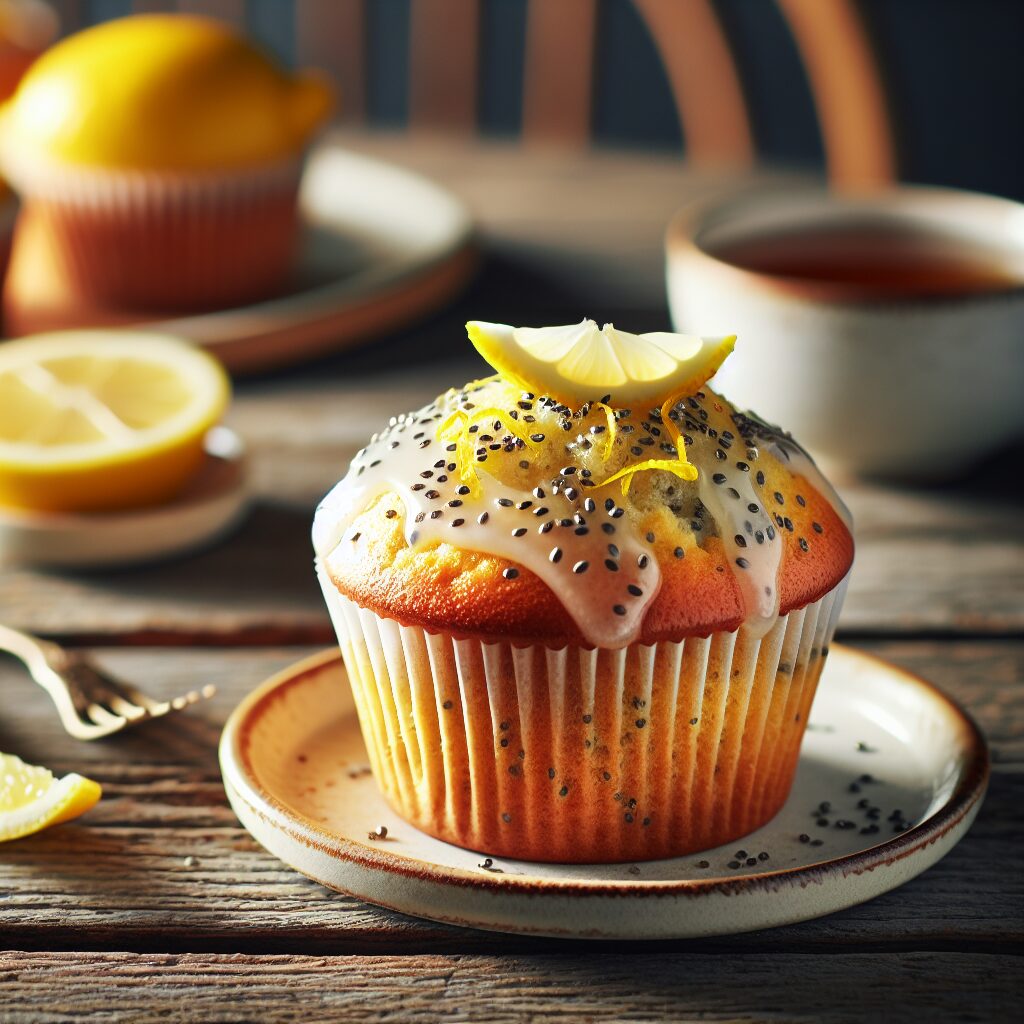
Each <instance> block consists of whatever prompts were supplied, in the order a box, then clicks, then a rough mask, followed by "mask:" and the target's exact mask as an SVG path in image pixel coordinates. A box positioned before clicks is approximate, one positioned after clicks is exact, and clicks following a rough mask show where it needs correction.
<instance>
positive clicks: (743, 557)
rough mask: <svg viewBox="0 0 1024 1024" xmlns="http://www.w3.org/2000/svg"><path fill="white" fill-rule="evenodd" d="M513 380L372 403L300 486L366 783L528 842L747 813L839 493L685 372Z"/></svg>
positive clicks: (817, 590) (734, 822) (817, 637)
mask: <svg viewBox="0 0 1024 1024" xmlns="http://www.w3.org/2000/svg"><path fill="white" fill-rule="evenodd" d="M594 330H596V326H595V327H594ZM606 330H607V328H606ZM618 333H619V341H620V342H621V343H622V344H628V343H629V339H630V338H633V337H636V336H629V335H624V333H623V332H618ZM644 337H649V336H641V341H642V340H643V338H644ZM638 344H639V342H638ZM666 344H668V343H667V342H666ZM509 377H510V375H506V376H497V377H494V378H489V379H486V380H484V381H477V382H473V383H471V384H469V385H467V386H466V387H464V388H462V389H457V390H452V391H449V392H448V393H446V394H445V395H443V396H441V397H440V398H438V399H437V400H436V401H435V402H434V403H432V404H431V405H428V406H426V407H425V408H424V409H421V410H419V411H418V412H414V413H411V414H407V415H403V416H400V417H396V418H393V419H392V421H391V423H390V425H389V426H388V427H387V428H386V429H385V430H383V431H382V432H381V433H379V434H377V435H374V437H373V438H372V439H371V441H370V443H369V444H368V446H367V447H366V448H365V449H363V451H362V452H360V453H359V454H358V455H357V456H356V457H355V459H354V460H353V461H352V465H351V467H350V469H349V472H348V474H347V475H346V476H345V478H344V479H343V480H342V481H341V482H340V483H339V484H338V485H337V486H336V487H335V488H334V489H333V490H332V491H331V492H330V494H328V496H327V497H326V498H325V499H324V502H323V503H322V504H321V506H320V508H319V509H318V511H317V516H316V520H315V523H314V547H315V550H316V553H317V571H318V576H319V580H320V584H321V586H322V588H323V592H324V596H325V599H326V602H327V607H328V610H329V612H330V615H331V619H332V622H333V624H334V627H335V629H336V631H337V635H338V639H339V643H340V647H341V652H342V655H343V658H344V661H345V665H346V668H347V671H348V675H349V680H350V683H351V685H352V688H353V691H354V694H355V700H356V706H357V709H358V714H359V719H360V725H361V728H362V732H363V736H364V739H365V741H366V746H367V750H368V753H369V757H370V761H371V764H372V766H373V770H374V775H375V777H376V779H377V782H378V784H379V785H380V788H381V790H382V791H383V793H384V795H385V796H386V798H387V799H388V801H389V803H390V804H391V805H392V806H393V807H394V809H395V810H396V811H397V812H398V813H399V814H400V815H401V816H402V817H403V818H405V819H406V820H408V821H409V822H411V823H412V824H414V825H415V826H417V827H418V828H420V829H422V830H423V831H425V832H427V833H429V834H431V835H434V836H436V837H438V838H440V839H443V840H447V841H449V842H453V843H456V844H458V845H461V846H464V847H468V848H471V849H474V850H479V851H481V852H483V853H486V854H489V855H492V856H499V857H508V858H517V859H524V860H534V861H560V862H613V861H623V860H643V859H654V858H662V857H672V856H679V855H682V854H685V853H689V852H693V851H696V850H701V849H707V848H711V847H714V846H718V845H720V844H723V843H727V842H730V841H732V840H734V839H737V838H739V837H740V836H743V835H745V834H747V833H749V832H751V831H752V830H754V829H756V828H758V827H760V826H761V825H763V824H764V823H765V822H766V821H768V820H769V819H770V818H771V817H772V816H773V815H774V814H775V813H776V812H777V811H778V810H779V808H780V807H781V806H782V804H783V803H784V801H785V800H786V797H787V795H788V793H789V790H790V786H791V784H792V781H793V776H794V773H795V770H796V764H797V760H798V755H799V749H800V743H801V740H802V737H803V733H804V729H805V727H806V724H807V719H808V714H809V711H810V707H811V702H812V701H813V698H814V692H815V689H816V686H817V683H818V679H819V677H820V675H821V671H822V668H823V666H824V663H825V660H826V658H827V655H828V645H829V643H830V641H831V638H832V635H833V633H834V630H835V624H836V618H837V616H838V613H839V609H840V606H841V604H842V598H843V593H844V590H845V584H846V578H847V575H848V572H849V569H850V565H851V562H852V557H853V542H852V537H851V533H850V527H849V520H848V516H847V513H846V511H845V509H844V507H843V506H842V504H841V502H840V501H839V499H838V498H837V497H836V495H835V493H834V492H833V490H832V489H831V487H830V486H829V485H828V484H827V482H826V481H825V480H824V479H823V478H822V477H821V474H820V473H819V472H818V471H817V469H816V468H815V466H814V464H813V462H812V461H811V460H810V459H809V458H808V457H807V456H806V455H805V454H804V452H803V451H802V449H800V448H799V447H798V446H797V445H796V443H795V442H793V441H792V439H791V438H789V437H788V436H786V435H784V434H782V433H781V432H780V431H778V430H777V429H776V428H773V427H770V426H768V425H767V424H764V423H762V422H760V421H759V420H757V419H756V418H755V417H752V416H750V415H747V414H742V413H739V412H737V411H736V410H735V409H733V408H732V406H730V404H729V403H728V402H727V401H726V399H724V398H722V397H720V396H718V395H716V394H715V393H714V391H712V389H711V388H710V387H709V386H708V385H707V384H706V383H704V382H703V379H698V380H697V383H696V384H695V385H694V384H693V382H692V380H691V381H687V382H684V383H685V384H688V385H690V386H691V387H692V390H689V389H688V390H687V391H686V392H685V393H683V394H681V395H680V394H678V393H673V394H672V395H670V397H669V400H668V401H666V402H665V403H664V404H662V405H661V406H660V407H654V408H652V409H650V411H641V409H642V408H643V407H642V406H640V405H638V403H636V402H633V401H632V399H633V398H634V397H635V396H634V395H631V394H630V393H629V389H628V386H627V387H626V388H623V389H622V390H623V391H624V393H623V394H622V395H621V397H619V396H618V395H615V394H609V395H605V394H603V392H602V391H596V392H595V394H596V396H597V397H599V398H601V399H602V400H601V401H596V400H595V401H585V402H582V403H579V404H578V405H577V404H574V403H571V402H569V401H568V400H565V399H564V398H563V397H562V396H558V397H548V396H546V395H545V394H544V392H543V391H542V390H541V389H540V384H541V383H543V381H541V382H538V383H537V384H536V385H534V386H533V387H532V388H531V387H529V386H527V387H526V388H525V389H524V383H527V382H526V381H524V379H523V378H522V377H521V376H519V375H518V374H517V375H515V376H514V377H512V379H509ZM670 383H671V382H670ZM605 390H611V388H607V389H605ZM513 414H515V415H513ZM473 427H475V428H476V429H475V430H473V429H472V428H473ZM595 428H596V429H595ZM644 438H647V439H649V441H647V442H644V443H640V442H641V441H642V439H644ZM652 449H653V451H652ZM719 453H721V454H719ZM670 455H673V457H672V458H670V457H669V456H670ZM481 456H484V458H482V459H481ZM657 456H660V457H657ZM687 467H688V468H687Z"/></svg>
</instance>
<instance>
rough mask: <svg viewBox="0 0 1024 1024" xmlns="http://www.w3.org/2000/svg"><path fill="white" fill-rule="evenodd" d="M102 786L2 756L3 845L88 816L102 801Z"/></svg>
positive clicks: (0, 821)
mask: <svg viewBox="0 0 1024 1024" xmlns="http://www.w3.org/2000/svg"><path fill="white" fill-rule="evenodd" d="M101 793H102V790H101V789H100V785H99V783H98V782H93V781H92V779H86V778H84V777H83V776H81V775H65V776H64V778H62V779H57V778H54V775H53V772H51V771H49V769H47V768H40V767H38V766H36V765H34V764H25V762H24V761H22V760H21V758H20V757H15V756H14V755H13V754H0V842H5V841H6V840H8V839H20V838H21V837H22V836H28V835H31V834H32V833H33V832H39V831H40V830H41V829H44V828H47V827H49V826H50V825H58V824H60V823H61V822H62V821H70V820H71V819H72V818H77V817H78V816H79V815H80V814H84V813H85V812H86V811H88V810H89V809H90V808H91V807H93V806H94V805H95V804H96V801H97V800H99V798H100V795H101Z"/></svg>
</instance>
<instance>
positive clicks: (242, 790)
mask: <svg viewBox="0 0 1024 1024" xmlns="http://www.w3.org/2000/svg"><path fill="white" fill-rule="evenodd" d="M220 759H221V767H222V771H223V774H224V780H225V786H226V789H227V793H228V797H229V799H230V800H231V804H232V806H233V807H234V809H235V812H236V813H237V814H238V817H239V818H240V819H241V821H242V823H243V824H244V825H245V826H246V828H248V829H249V831H250V832H251V833H252V834H253V836H255V838H256V839H257V840H259V842H261V843H262V844H263V845H264V846H265V847H266V848H267V849H268V850H269V851H270V852H271V853H273V854H275V855H276V856H278V857H280V858H281V859H282V860H283V861H285V863H287V864H289V865H291V866H292V867H294V868H296V869H297V870H298V871H301V872H302V873H303V874H305V875H308V876H309V877H310V878H313V879H316V880H318V881H320V882H322V883H323V884H325V885H328V886H330V887H332V888H334V889H339V890H341V891H343V892H346V893H350V894H352V895H354V896H358V897H359V898H361V899H365V900H368V901H369V902H371V903H377V904H380V905H381V906H385V907H390V908H392V909H394V910H400V911H403V912H405V913H407V914H414V915H417V916H420V917H427V918H432V919H434V920H437V921H445V922H448V923H450V924H459V925H469V926H474V927H478V928H488V929H493V930H499V931H508V932H520V933H530V934H537V935H553V936H564V937H574V938H606V939H656V938H682V937H690V936H700V935H720V934H727V933H730V932H740V931H747V930H751V929H755V928H766V927H771V926H774V925H782V924H789V923H792V922H794V921H802V920H806V919H808V918H812V917H819V916H821V915H823V914H828V913H831V912H833V911H836V910H840V909H843V908H845V907H849V906H852V905H854V904H856V903H861V902H863V901H864V900H868V899H870V898H872V897H873V896H877V895H879V894H880V893H883V892H887V891H888V890H890V889H894V888H896V887H897V886H899V885H902V884H903V883H904V882H906V881H908V880H909V879H911V878H913V877H915V876H916V875H918V874H920V873H921V872H922V871H924V870H926V869H927V868H929V867H930V866H931V865H932V864H934V863H935V862H936V861H938V860H939V859H940V858H941V857H943V856H944V855H945V854H946V853H948V852H949V850H950V849H952V847H953V846H954V845H955V844H956V843H957V842H958V841H959V840H960V839H961V838H962V837H963V835H964V833H965V832H966V831H967V829H968V828H969V827H970V824H971V822H972V821H973V820H974V817H975V815H976V814H977V811H978V808H979V806H980V804H981V799H982V797H983V795H984V792H985V786H986V784H987V780H988V753H987V750H986V747H985V742H984V739H983V738H982V736H981V734H980V733H979V731H978V729H977V727H976V726H975V725H974V723H973V722H972V721H971V719H970V718H969V717H968V716H967V715H966V714H965V713H964V712H963V711H962V710H961V709H960V708H959V707H958V706H957V705H956V704H954V703H953V702H952V701H950V700H949V698H947V697H945V696H943V695H942V694H941V693H940V692H939V691H938V690H936V689H935V688H934V687H933V686H931V685H930V684H929V683H927V682H925V681H924V680H922V679H918V678H916V677H915V676H912V675H910V674H908V673H906V672H904V671H902V670H901V669H897V668H895V667H894V666H892V665H888V664H886V663H885V662H883V661H879V660H878V659H876V658H873V657H870V656H868V655H865V654H861V653H859V652H856V651H853V650H851V649H849V648H844V647H841V646H838V645H836V646H834V647H833V648H832V653H831V656H830V658H829V661H828V665H827V667H826V669H825V673H824V675H823V678H822V681H821V685H820V688H819V691H818V696H817V699H816V701H815V704H814V710H813V714H812V720H811V723H810V726H809V728H808V732H807V735H806V739H805V741H804V745H803V749H802V751H801V757H800V766H799V771H798V774H797V779H796V782H795V784H794V787H793V792H792V794H791V796H790V798H789V801H788V802H787V804H786V805H785V807H784V808H783V810H782V811H781V812H780V813H779V814H778V815H777V816H776V817H775V818H774V819H773V820H772V821H771V822H769V824H768V825H766V826H765V827H764V828H761V829H759V830H758V831H756V832H753V833H751V834H750V835H748V836H746V837H744V838H743V839H741V840H739V841H737V842H735V843H732V844H730V845H729V846H727V847H719V848H718V849H714V850H708V851H706V852H704V853H699V854H693V855H690V856H687V857H680V858H676V859H673V860H660V861H647V862H637V863H626V864H612V865H560V864H532V863H523V862H519V861H511V860H503V859H497V858H494V859H488V858H486V857H485V856H484V855H483V854H481V853H478V852H473V851H470V850H463V849H460V848H459V847H456V846H451V845H448V844H446V843H442V842H440V841H438V840H436V839H432V838H430V837H429V836H426V835H424V834H423V833H421V832H419V831H417V830H416V829H414V828H412V827H411V826H410V825H407V824H405V823H404V822H403V821H402V820H401V819H400V818H399V817H398V816H397V815H396V814H395V813H394V812H393V811H392V810H391V809H390V808H389V807H388V806H387V804H386V803H385V802H384V800H383V798H382V797H381V796H380V794H379V792H378V790H377V787H376V785H375V783H374V781H373V777H372V775H371V774H370V771H369V767H368V765H367V762H366V751H365V748H364V746H363V742H362V738H361V736H360V733H359V727H358V722H357V719H356V712H355V707H354V705H353V702H352V698H351V695H350V692H349V687H348V683H347V680H346V677H345V670H344V667H343V666H342V663H341V661H340V658H339V656H338V655H337V653H336V652H333V651H332V652H327V653H325V654H322V655H319V656H317V657H314V658H310V659H307V660H306V661H303V662H300V663H299V664H297V665H294V666H292V667H291V668H290V669H287V670H285V671H284V672H282V673H281V674H279V675H277V676H275V677H274V678H273V679H270V680H268V681H267V682H266V683H264V684H263V685H262V686H261V687H259V688H258V689H257V690H256V691H255V692H253V693H252V694H251V695H250V696H249V697H248V698H247V699H246V700H245V701H243V702H242V704H241V705H240V706H239V707H238V708H237V709H236V710H235V712H234V714H233V715H232V716H231V718H230V720H229V721H228V724H227V727H226V728H225V731H224V735H223V738H222V741H221V748H220ZM379 825H385V826H386V827H387V837H386V838H385V839H383V840H379V839H377V840H374V839H371V838H370V835H369V833H371V832H373V831H374V830H375V829H376V828H377V827H378V826H379ZM741 854H742V856H741ZM762 855H767V856H766V857H765V856H762ZM751 861H753V863H752V864H751V863H750V862H751Z"/></svg>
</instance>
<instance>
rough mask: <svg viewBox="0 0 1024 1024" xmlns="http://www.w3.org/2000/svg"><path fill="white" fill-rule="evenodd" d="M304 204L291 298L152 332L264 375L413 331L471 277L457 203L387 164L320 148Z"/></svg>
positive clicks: (467, 233) (331, 146) (465, 218)
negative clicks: (402, 329)
mask: <svg viewBox="0 0 1024 1024" xmlns="http://www.w3.org/2000/svg"><path fill="white" fill-rule="evenodd" d="M300 202H301V209H302V216H303V221H304V231H303V236H302V244H301V250H300V253H299V264H298V269H297V271H296V275H295V282H294V284H293V286H292V288H291V289H290V290H289V293H288V294H286V295H283V296H281V297H280V298H277V299H273V300H270V301H267V302H261V303H258V304H256V305H252V306H248V307H244V308H240V309H228V310H224V311H221V312H216V313H209V314H205V315H202V316H193V317H183V318H180V319H174V320H167V321H163V322H161V323H158V324H151V325H148V326H149V327H152V329H154V330H162V331H168V332H170V333H172V334H180V335H184V336H185V337H187V338H192V339H193V340H195V341H197V342H199V343H200V344H201V345H203V346H204V347H205V348H207V349H209V350H210V351H211V352H213V353H215V354H216V355H217V356H218V357H219V358H220V359H221V360H222V361H223V362H224V363H225V364H226V365H227V366H228V368H229V369H231V370H232V371H242V372H246V371H255V370H267V369H270V368H272V367H275V366H282V365H285V364H288V363H295V362H299V361H301V360H303V359H307V358H310V357H312V356H316V355H322V354H324V353H327V352H331V351H336V350H339V349H344V348H348V347H350V346H352V345H355V344H357V343H359V342H364V341H367V340H369V339H370V338H373V337H378V336H380V335H382V334H385V333H386V332H388V331H391V330H395V329H397V328H399V327H402V326H404V325H406V324H409V323H411V322H413V321H414V320H416V319H417V318H418V317H421V316H424V315H426V314H427V313H429V312H431V311H433V310H435V309H438V308H440V307H441V306H442V305H443V304H444V303H445V302H446V301H448V300H449V299H450V298H451V297H452V296H453V295H454V294H455V293H456V292H458V291H459V290H460V289H461V288H462V286H463V285H464V284H465V283H466V282H467V281H468V279H469V277H470V275H471V274H472V272H473V269H474V268H475V266H476V253H475V249H474V246H473V244H472V234H473V224H472V219H471V218H470V215H469V212H468V211H467V210H466V208H465V207H464V206H463V205H462V203H460V202H459V200H458V199H456V198H455V197H454V196H453V195H452V194H451V193H449V192H447V191H445V190H444V189H443V188H441V187H440V186H438V185H435V184H434V183H433V182H431V181H428V180H427V179H426V178H422V177H420V176H419V175H418V174H413V173H412V172H410V171H406V170H403V169H402V168H400V167H396V166H394V165H393V164H389V163H385V162H384V161H381V160H374V159H373V158H371V157H367V156H362V155H360V154H358V153H351V152H348V151H346V150H345V149H344V148H343V147H342V146H340V145H337V144H335V143H326V144H324V145H322V146H321V147H319V148H317V149H315V150H314V151H313V153H312V154H311V155H310V158H309V163H308V166H307V167H306V171H305V175H304V177H303V180H302V192H301V199H300Z"/></svg>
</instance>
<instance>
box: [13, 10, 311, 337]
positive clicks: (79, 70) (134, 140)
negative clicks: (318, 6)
mask: <svg viewBox="0 0 1024 1024" xmlns="http://www.w3.org/2000/svg"><path fill="white" fill-rule="evenodd" d="M330 106H331V94H330V90H329V89H328V88H327V86H326V85H325V83H324V82H323V81H321V80H320V79H319V78H318V77H316V76H310V75H304V74H302V75H291V74H290V73H288V72H286V71H285V70H284V69H283V68H281V67H279V66H278V65H277V64H276V62H275V61H274V60H272V59H271V57H270V56H269V55H268V54H266V53H264V52H263V51H262V50H261V49H259V48H258V47H257V46H254V45H253V44H251V43H250V42H249V41H247V40H246V39H245V38H244V37H243V36H242V35H240V34H239V33H237V32H236V31H235V30H233V29H232V28H231V27H229V26H228V25H226V24H224V23H222V22H218V21H216V20H214V19H209V18H203V17H197V16H192V15H183V14H152V15H136V16H133V17H128V18H122V19H117V20H113V21H109V22H105V23H103V24H100V25H96V26H94V27H92V28H89V29H86V30H84V31H82V32H79V33H76V34H75V35H73V36H69V37H68V38H67V39H65V40H62V41H61V42H60V43H58V44H57V45H56V46H54V47H53V48H52V49H50V50H49V51H47V52H46V53H45V54H44V55H43V56H42V57H40V58H39V59H38V60H37V61H36V62H35V63H34V64H33V66H32V67H31V68H30V69H29V71H28V72H27V74H26V75H25V77H24V78H23V79H22V80H21V82H20V84H19V86H18V88H17V91H16V92H15V93H14V95H13V97H12V98H11V99H10V101H9V102H8V103H7V105H6V106H5V108H4V111H3V113H2V115H0V164H2V167H3V170H4V172H5V174H6V175H7V177H8V178H9V179H10V181H11V182H12V184H13V185H14V187H15V189H16V190H17V191H18V192H19V193H20V194H21V195H22V198H23V199H24V201H25V206H24V212H23V216H22V219H21V222H20V223H19V226H18V229H17V234H16V237H15V242H14V253H13V261H12V267H11V280H10V282H9V286H8V296H7V298H6V304H7V306H8V309H9V312H10V314H11V316H12V317H13V318H14V319H15V320H16V321H19V322H24V324H25V326H26V327H31V328H40V327H46V326H61V325H63V322H62V321H61V320H60V319H59V316H60V314H61V312H62V310H61V309H60V308H58V307H60V306H61V305H63V306H66V307H68V308H69V309H70V310H71V311H72V316H74V315H75V314H76V311H79V310H82V309H86V310H88V309H91V308H99V309H107V310H116V311H133V310H134V311H139V312H160V311H165V310H166V311H179V310H187V309H200V308H204V307H211V306H215V305H221V304H228V303H236V302H243V301H246V300H248V299H251V298H254V297H259V296H261V295H265V294H266V293H267V292H268V291H269V290H272V289H274V288H276V287H278V286H280V285H281V284H282V282H283V281H284V279H285V278H286V276H287V274H288V272H289V270H290V267H291V262H292V255H293V248H294V246H293V242H294V236H295V231H296V226H297V214H296V202H297V192H298V182H299V176H300V171H301V161H302V155H303V151H304V149H305V148H306V146H307V145H308V143H309V141H310V138H311V137H312V135H313V134H314V133H315V131H316V129H317V128H318V127H319V126H320V124H321V123H322V122H323V120H324V119H325V117H326V116H327V114H328V113H329V110H330ZM50 307H54V308H52V309H51V308H50ZM48 315H49V316H51V317H52V318H53V319H52V320H51V321H50V322H49V323H48V322H47V320H46V317H47V316H48ZM77 315H79V316H80V315H81V313H80V312H78V313H77ZM33 318H34V319H33Z"/></svg>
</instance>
